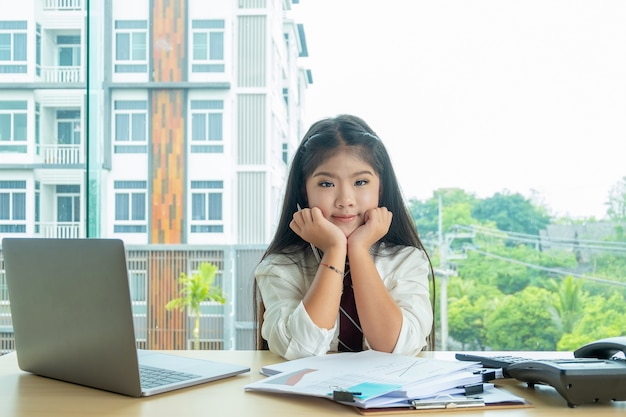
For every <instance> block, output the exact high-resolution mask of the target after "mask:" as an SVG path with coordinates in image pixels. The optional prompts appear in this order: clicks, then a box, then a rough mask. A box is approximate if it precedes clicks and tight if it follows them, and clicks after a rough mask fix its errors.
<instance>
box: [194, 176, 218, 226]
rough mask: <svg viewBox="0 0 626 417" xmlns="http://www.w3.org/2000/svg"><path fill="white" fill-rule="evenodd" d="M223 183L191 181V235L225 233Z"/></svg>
mask: <svg viewBox="0 0 626 417" xmlns="http://www.w3.org/2000/svg"><path fill="white" fill-rule="evenodd" d="M223 191H224V182H223V181H191V233H223V232H224V222H223V216H222V208H223V207H222V195H223Z"/></svg>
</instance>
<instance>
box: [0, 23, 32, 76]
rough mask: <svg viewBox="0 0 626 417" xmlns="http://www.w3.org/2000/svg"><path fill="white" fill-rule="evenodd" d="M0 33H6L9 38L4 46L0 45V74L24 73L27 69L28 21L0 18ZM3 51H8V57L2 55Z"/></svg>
mask: <svg viewBox="0 0 626 417" xmlns="http://www.w3.org/2000/svg"><path fill="white" fill-rule="evenodd" d="M0 35H8V39H9V42H8V44H6V46H4V47H3V46H2V45H0V74H25V73H26V72H27V70H28V22H27V21H25V20H0ZM18 36H19V37H18ZM1 38H3V37H0V39H1ZM18 39H19V41H18ZM3 51H4V52H5V53H6V52H7V51H8V54H9V56H8V58H3V57H2V55H3V54H2V53H1V52H3Z"/></svg>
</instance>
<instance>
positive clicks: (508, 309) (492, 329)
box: [486, 286, 561, 350]
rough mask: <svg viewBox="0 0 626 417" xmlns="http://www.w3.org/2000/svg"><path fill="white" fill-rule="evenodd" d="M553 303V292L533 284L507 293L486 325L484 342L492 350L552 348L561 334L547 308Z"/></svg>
mask: <svg viewBox="0 0 626 417" xmlns="http://www.w3.org/2000/svg"><path fill="white" fill-rule="evenodd" d="M552 304H553V295H552V294H551V293H550V292H549V291H548V290H545V289H543V288H537V287H534V286H529V287H526V288H525V289H524V290H523V291H520V292H519V293H517V294H515V295H509V296H507V297H506V298H505V299H504V300H502V302H500V304H499V305H498V307H497V308H496V310H495V311H494V313H493V314H492V315H491V316H490V317H489V320H488V323H487V324H486V328H487V332H486V343H487V345H488V346H489V347H490V348H491V349H493V350H555V349H556V344H557V341H558V340H559V339H560V337H561V333H560V332H559V330H558V329H557V327H556V325H555V324H554V321H553V319H552V314H550V311H549V310H548V308H547V307H548V306H550V305H552Z"/></svg>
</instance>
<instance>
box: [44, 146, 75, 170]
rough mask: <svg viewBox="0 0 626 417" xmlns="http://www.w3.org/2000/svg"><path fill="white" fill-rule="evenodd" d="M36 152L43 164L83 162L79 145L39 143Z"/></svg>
mask: <svg viewBox="0 0 626 417" xmlns="http://www.w3.org/2000/svg"><path fill="white" fill-rule="evenodd" d="M38 153H39V155H41V160H42V162H43V163H44V164H51V165H75V164H80V163H82V162H83V158H82V157H81V146H80V145H57V144H53V145H39V149H38Z"/></svg>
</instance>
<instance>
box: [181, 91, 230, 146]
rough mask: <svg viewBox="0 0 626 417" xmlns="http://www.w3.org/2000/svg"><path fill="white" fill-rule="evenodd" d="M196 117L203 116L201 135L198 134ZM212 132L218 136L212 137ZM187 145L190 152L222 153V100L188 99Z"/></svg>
mask: <svg viewBox="0 0 626 417" xmlns="http://www.w3.org/2000/svg"><path fill="white" fill-rule="evenodd" d="M215 116H218V117H215ZM197 117H202V118H203V123H204V129H203V130H202V132H201V133H202V137H200V136H198V133H200V132H198V130H197V129H198V127H197V124H196V120H198V119H197ZM215 123H219V126H217V127H215ZM212 129H215V130H212ZM214 132H217V136H218V138H215V137H213V134H214ZM189 146H190V152H191V153H224V100H190V101H189Z"/></svg>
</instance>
